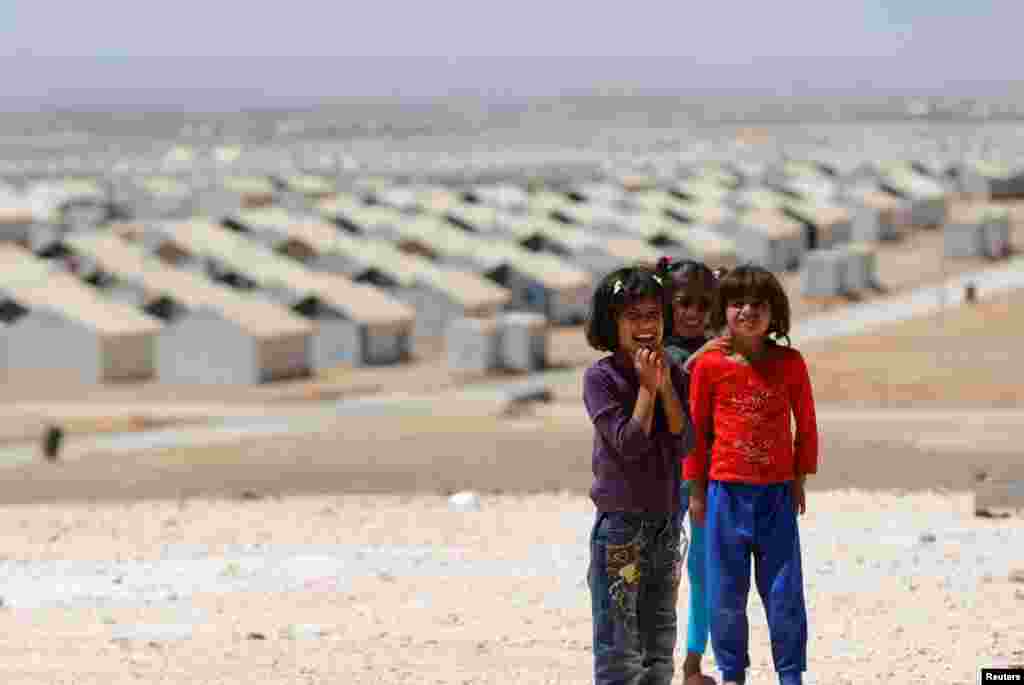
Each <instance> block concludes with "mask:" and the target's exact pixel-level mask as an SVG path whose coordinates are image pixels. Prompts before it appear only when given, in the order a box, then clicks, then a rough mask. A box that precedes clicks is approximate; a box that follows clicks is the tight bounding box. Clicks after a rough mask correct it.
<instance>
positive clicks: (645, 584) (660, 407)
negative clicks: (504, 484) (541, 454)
mask: <svg viewBox="0 0 1024 685" xmlns="http://www.w3.org/2000/svg"><path fill="white" fill-rule="evenodd" d="M666 285H667V284H666V283H664V279H663V278H662V277H661V276H659V275H658V274H657V273H655V272H654V271H653V270H651V269H647V268H645V267H630V268H626V269H620V270H618V271H614V272H612V273H611V274H609V275H608V276H606V277H605V278H604V279H603V280H602V281H601V283H600V284H599V285H598V287H597V289H596V290H595V292H594V297H593V300H592V302H591V307H590V313H589V316H588V319H587V324H586V331H587V341H588V342H589V343H590V344H591V346H593V347H594V348H596V349H598V350H603V351H607V352H610V353H611V354H609V355H608V356H606V357H604V358H603V359H601V360H599V361H597V362H596V363H594V364H593V365H592V366H591V367H590V368H589V369H587V371H586V373H585V374H584V377H583V402H584V404H585V405H586V408H587V413H588V414H589V415H590V420H591V421H592V422H593V424H594V452H593V470H594V484H593V487H592V488H591V492H590V496H591V499H592V500H593V502H594V505H595V507H596V508H597V515H596V520H595V522H594V526H593V529H592V531H591V536H590V567H589V570H588V573H587V581H588V585H589V587H590V593H591V609H592V614H593V620H594V682H595V683H596V685H618V684H625V683H636V682H644V683H650V684H651V685H669V683H670V682H671V681H672V676H673V673H674V671H675V665H674V651H675V644H676V630H677V628H676V599H677V593H678V590H679V581H680V577H681V576H680V571H681V566H682V555H681V550H680V546H681V545H680V543H681V538H682V527H681V523H682V519H681V516H680V514H679V467H680V465H679V457H680V455H681V454H686V453H687V452H688V451H689V450H690V448H691V446H692V437H693V435H692V434H693V431H692V428H691V424H690V418H689V407H688V402H687V401H686V398H687V397H688V396H689V386H688V381H687V377H686V375H685V374H684V373H683V372H682V370H681V369H680V368H679V367H678V366H677V365H674V364H671V363H670V361H669V360H668V359H667V358H666V356H665V351H664V335H665V324H666V321H667V320H668V318H669V317H670V316H671V309H670V303H669V300H668V291H667V289H666V287H665V286H666Z"/></svg>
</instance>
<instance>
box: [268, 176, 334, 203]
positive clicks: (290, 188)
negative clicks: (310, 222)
mask: <svg viewBox="0 0 1024 685" xmlns="http://www.w3.org/2000/svg"><path fill="white" fill-rule="evenodd" d="M337 190H338V189H337V184H336V183H335V181H334V180H333V179H331V178H330V177H327V176H320V175H317V174H295V175H290V176H284V177H283V178H279V179H277V198H276V201H277V202H278V204H281V205H282V206H284V207H287V208H288V209H291V210H293V211H301V212H309V211H312V210H313V208H314V207H315V206H316V205H317V203H320V202H323V201H325V200H328V199H330V198H331V197H332V196H333V195H334V194H335V193H336V192H337Z"/></svg>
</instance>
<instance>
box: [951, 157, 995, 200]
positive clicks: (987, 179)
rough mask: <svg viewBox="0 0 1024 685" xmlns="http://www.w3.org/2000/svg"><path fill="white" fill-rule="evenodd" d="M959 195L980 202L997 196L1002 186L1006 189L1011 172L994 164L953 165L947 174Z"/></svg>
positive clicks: (965, 163)
mask: <svg viewBox="0 0 1024 685" xmlns="http://www.w3.org/2000/svg"><path fill="white" fill-rule="evenodd" d="M945 176H946V178H948V179H949V180H950V182H951V183H952V185H953V188H954V189H955V190H956V192H958V193H963V194H965V195H969V196H970V197H972V198H975V199H978V200H988V199H991V198H993V197H995V196H996V194H997V191H998V190H999V189H1000V186H1002V187H1005V186H1006V184H1007V182H1008V181H1009V179H1010V170H1009V169H1008V168H1007V167H1005V166H1003V165H1001V164H996V163H994V162H988V161H982V160H966V161H961V162H958V163H956V164H953V165H951V166H950V167H949V168H948V169H946V172H945Z"/></svg>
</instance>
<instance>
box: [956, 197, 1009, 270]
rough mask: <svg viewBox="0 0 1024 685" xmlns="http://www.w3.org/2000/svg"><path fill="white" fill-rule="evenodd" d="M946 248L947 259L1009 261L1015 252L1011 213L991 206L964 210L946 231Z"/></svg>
mask: <svg viewBox="0 0 1024 685" xmlns="http://www.w3.org/2000/svg"><path fill="white" fill-rule="evenodd" d="M943 246H944V254H945V256H947V257H988V258H989V259H1000V258H1002V257H1006V256H1007V255H1009V254H1010V249H1011V246H1010V219H1009V213H1008V212H1007V211H1006V209H1004V208H1002V207H996V206H993V205H988V204H985V205H974V206H970V207H967V208H964V209H961V210H959V211H957V212H955V213H954V214H953V215H952V216H950V219H949V221H948V222H947V223H946V225H945V226H944V227H943Z"/></svg>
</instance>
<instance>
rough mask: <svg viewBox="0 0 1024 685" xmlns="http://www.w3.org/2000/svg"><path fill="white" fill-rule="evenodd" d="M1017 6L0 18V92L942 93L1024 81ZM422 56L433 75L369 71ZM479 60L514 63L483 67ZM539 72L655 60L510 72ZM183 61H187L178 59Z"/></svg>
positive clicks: (195, 7) (24, 11)
mask: <svg viewBox="0 0 1024 685" xmlns="http://www.w3.org/2000/svg"><path fill="white" fill-rule="evenodd" d="M1022 4H1024V3H1020V2H1019V0H1016V1H1015V0H889V1H888V2H883V1H882V0H774V1H773V2H762V1H760V0H742V1H739V2H737V1H736V0H732V1H730V0H710V1H707V0H705V1H704V2H685V1H672V0H658V1H657V2H655V1H652V0H630V1H629V2H601V1H600V0H589V1H588V2H583V1H581V0H516V1H515V2H505V3H499V2H494V1H493V0H492V1H490V2H488V1H480V0H478V1H477V2H472V3H471V2H465V1H464V2H457V1H455V0H427V1H424V0H407V1H404V2H398V1H396V0H347V1H346V0H340V1H338V0H336V1H335V2H320V3H316V2H308V1H304V0H291V1H288V2H278V3H260V2H255V1H254V0H248V1H247V2H245V3H240V2H234V1H231V0H174V2H147V1H146V0H131V1H130V2H129V1H128V0H93V1H92V2H69V1H67V0H61V2H56V1H55V0H0V76H2V77H3V78H2V82H3V83H4V88H3V91H2V92H3V94H5V95H6V96H8V97H22V96H28V97H41V96H43V95H53V94H55V93H64V94H68V93H81V92H88V91H89V90H90V89H94V88H95V89H104V90H110V89H113V90H124V89H138V88H146V89H161V88H171V89H185V88H188V89H219V88H229V89H236V90H237V91H238V92H249V91H259V90H264V91H266V90H270V89H272V90H274V91H275V92H280V93H281V94H282V95H285V96H297V95H314V94H316V95H349V94H356V95H358V94H374V95H377V94H389V93H392V92H404V93H408V94H417V95H421V94H434V93H444V92H447V91H449V90H452V89H469V90H472V89H476V88H491V89H492V90H497V91H499V92H501V91H505V92H508V93H510V94H520V93H531V92H536V93H548V92H557V91H558V89H559V88H562V87H577V88H588V87H593V86H598V85H602V84H607V85H630V84H631V85H636V86H638V87H641V88H667V89H685V88H688V87H689V88H706V87H723V88H731V87H742V88H745V87H752V86H762V87H768V88H773V87H787V85H788V84H791V83H793V82H794V81H795V82H806V83H808V84H810V85H812V86H817V87H836V88H842V87H846V86H849V85H851V84H852V83H853V82H854V81H860V82H861V83H875V84H876V85H879V86H885V87H890V86H907V87H913V86H921V87H929V88H931V87H936V86H938V85H941V84H942V83H943V82H944V81H947V80H951V81H976V80H977V81H992V80H1004V79H1015V78H1017V69H1018V66H1017V64H1016V63H1017V60H1015V59H1013V58H1012V55H1013V54H1014V53H1013V49H1012V46H1013V45H1015V43H1016V42H1017V40H1018V38H1017V33H1018V32H1019V27H1020V26H1021V24H1022V23H1024V7H1022ZM285 56H290V57H293V58H298V57H305V58H307V59H304V60H300V59H290V60H289V59H283V57H285ZM416 56H429V57H435V58H437V59H430V60H417V59H376V58H384V57H406V58H409V57H416ZM485 56H501V57H503V58H509V59H476V58H479V57H485ZM542 56H543V57H548V58H556V57H562V58H568V57H580V56H601V57H620V56H622V57H624V56H634V57H648V58H652V59H647V60H629V59H618V60H615V59H612V60H609V59H600V60H552V59H545V60H540V59H529V60H520V59H511V58H514V57H535V58H536V57H542ZM62 57H63V58H67V57H74V58H77V59H58V58H62ZM143 57H151V58H156V57H160V58H163V59H142V58H143ZM182 57H191V58H193V59H172V58H182ZM215 57H221V58H228V57H236V58H237V57H263V58H266V57H281V58H282V59H270V60H268V59H259V60H245V59H221V60H214V59H211V58H215ZM329 57H362V58H364V59H344V60H342V59H326V58H329ZM199 58H202V59H199ZM371 58H375V59H371ZM443 58H447V59H443ZM653 58H657V59H653Z"/></svg>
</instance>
